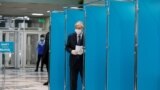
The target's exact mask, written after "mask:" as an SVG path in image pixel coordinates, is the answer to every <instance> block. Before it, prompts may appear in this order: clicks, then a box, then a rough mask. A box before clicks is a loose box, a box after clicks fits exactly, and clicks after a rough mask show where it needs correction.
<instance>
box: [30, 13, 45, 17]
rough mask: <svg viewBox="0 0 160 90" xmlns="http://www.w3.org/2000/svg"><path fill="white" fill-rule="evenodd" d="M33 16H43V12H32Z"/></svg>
mask: <svg viewBox="0 0 160 90" xmlns="http://www.w3.org/2000/svg"><path fill="white" fill-rule="evenodd" d="M32 15H33V16H43V15H44V14H43V13H32Z"/></svg>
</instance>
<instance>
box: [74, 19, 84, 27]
mask: <svg viewBox="0 0 160 90" xmlns="http://www.w3.org/2000/svg"><path fill="white" fill-rule="evenodd" d="M77 25H81V26H82V27H83V28H84V24H83V22H82V21H77V22H76V24H75V26H77Z"/></svg>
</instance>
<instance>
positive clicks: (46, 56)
mask: <svg viewBox="0 0 160 90" xmlns="http://www.w3.org/2000/svg"><path fill="white" fill-rule="evenodd" d="M42 59H43V63H44V64H48V63H49V32H48V33H47V34H46V38H45V46H44V53H43V58H42Z"/></svg>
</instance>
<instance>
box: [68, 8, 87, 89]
mask: <svg viewBox="0 0 160 90" xmlns="http://www.w3.org/2000/svg"><path fill="white" fill-rule="evenodd" d="M65 13H66V16H67V18H66V36H67V37H68V36H69V35H70V34H71V33H74V32H75V23H76V22H77V21H82V22H84V11H83V10H82V9H66V10H65ZM66 57H67V59H66V84H67V85H66V90H70V70H69V53H67V55H66ZM81 81H82V80H81V78H80V74H79V78H78V89H77V90H82V82H81Z"/></svg>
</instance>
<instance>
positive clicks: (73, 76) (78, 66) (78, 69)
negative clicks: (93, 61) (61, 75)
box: [70, 60, 83, 90]
mask: <svg viewBox="0 0 160 90" xmlns="http://www.w3.org/2000/svg"><path fill="white" fill-rule="evenodd" d="M79 74H80V76H81V79H82V80H81V81H83V61H82V60H77V62H76V63H75V64H74V65H71V66H70V90H77V80H78V75H79Z"/></svg>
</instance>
